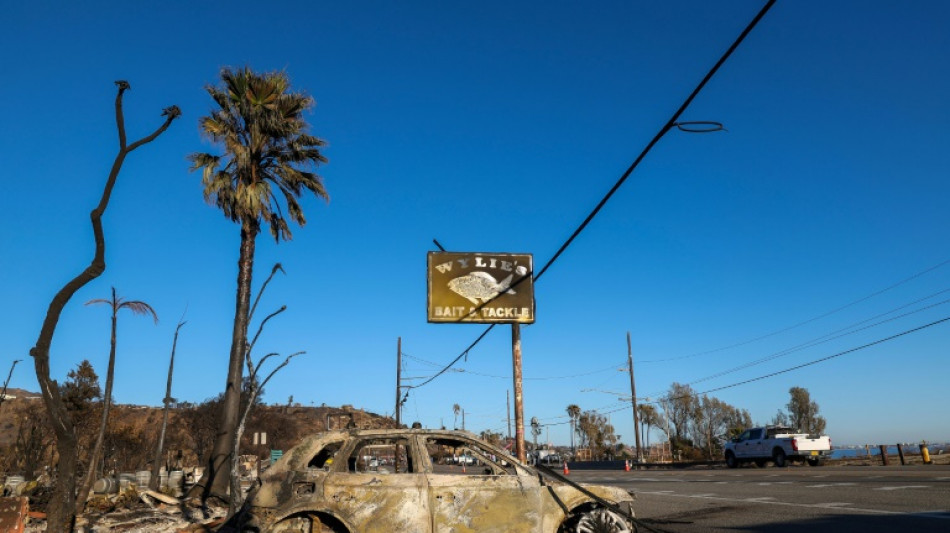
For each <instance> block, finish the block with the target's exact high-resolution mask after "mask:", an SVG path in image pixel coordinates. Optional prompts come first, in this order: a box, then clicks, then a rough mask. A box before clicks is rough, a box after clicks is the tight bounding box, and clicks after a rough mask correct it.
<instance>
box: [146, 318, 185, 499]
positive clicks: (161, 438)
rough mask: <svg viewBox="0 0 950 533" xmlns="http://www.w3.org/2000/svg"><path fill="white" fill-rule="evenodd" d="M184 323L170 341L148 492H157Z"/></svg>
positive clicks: (180, 324)
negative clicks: (179, 337) (169, 354)
mask: <svg viewBox="0 0 950 533" xmlns="http://www.w3.org/2000/svg"><path fill="white" fill-rule="evenodd" d="M184 325H185V323H184V322H179V323H178V327H176V328H175V338H174V340H172V356H171V360H170V361H169V363H168V383H167V384H166V385H165V399H164V400H163V402H164V404H165V407H164V408H163V409H162V428H161V429H160V430H159V432H158V443H157V444H156V445H155V458H154V459H153V461H152V477H151V479H149V482H148V488H149V490H158V489H159V488H160V487H159V482H160V481H161V479H160V475H161V470H162V450H163V449H164V447H165V428H167V427H168V409H169V407H170V406H171V403H172V371H173V370H174V369H175V347H177V346H178V332H179V331H180V330H181V327H182V326H184Z"/></svg>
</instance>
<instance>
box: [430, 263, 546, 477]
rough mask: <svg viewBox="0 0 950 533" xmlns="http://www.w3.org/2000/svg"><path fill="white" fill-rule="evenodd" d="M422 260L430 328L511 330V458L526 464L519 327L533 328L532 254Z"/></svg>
mask: <svg viewBox="0 0 950 533" xmlns="http://www.w3.org/2000/svg"><path fill="white" fill-rule="evenodd" d="M427 259H428V271H427V277H428V308H427V314H428V320H429V322H433V323H443V324H445V323H448V324H453V323H455V324H458V323H463V322H465V323H473V324H511V367H512V380H513V381H514V390H515V454H516V456H517V457H518V460H519V461H521V462H525V461H526V459H527V453H526V450H525V442H524V395H523V392H522V384H521V383H522V377H521V324H533V323H534V279H533V277H532V275H533V271H534V263H533V261H534V258H533V256H532V255H531V254H510V253H483V252H429V254H428V257H427Z"/></svg>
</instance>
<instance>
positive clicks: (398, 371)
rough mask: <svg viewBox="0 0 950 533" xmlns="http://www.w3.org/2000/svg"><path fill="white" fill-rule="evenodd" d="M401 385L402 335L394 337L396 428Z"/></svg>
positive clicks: (398, 422) (397, 426) (398, 421)
mask: <svg viewBox="0 0 950 533" xmlns="http://www.w3.org/2000/svg"><path fill="white" fill-rule="evenodd" d="M401 387H402V337H396V429H399V425H400V416H399V392H400V390H399V389H400V388H401Z"/></svg>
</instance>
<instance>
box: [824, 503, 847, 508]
mask: <svg viewBox="0 0 950 533" xmlns="http://www.w3.org/2000/svg"><path fill="white" fill-rule="evenodd" d="M848 505H854V504H853V503H847V502H828V503H819V504H816V507H829V508H837V507H845V506H848Z"/></svg>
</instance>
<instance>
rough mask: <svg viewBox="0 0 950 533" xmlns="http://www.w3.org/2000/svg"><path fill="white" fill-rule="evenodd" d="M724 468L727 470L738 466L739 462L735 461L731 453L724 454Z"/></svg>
mask: <svg viewBox="0 0 950 533" xmlns="http://www.w3.org/2000/svg"><path fill="white" fill-rule="evenodd" d="M726 466H728V467H729V468H735V467H737V466H739V460H738V459H736V454H734V453H732V452H726Z"/></svg>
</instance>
